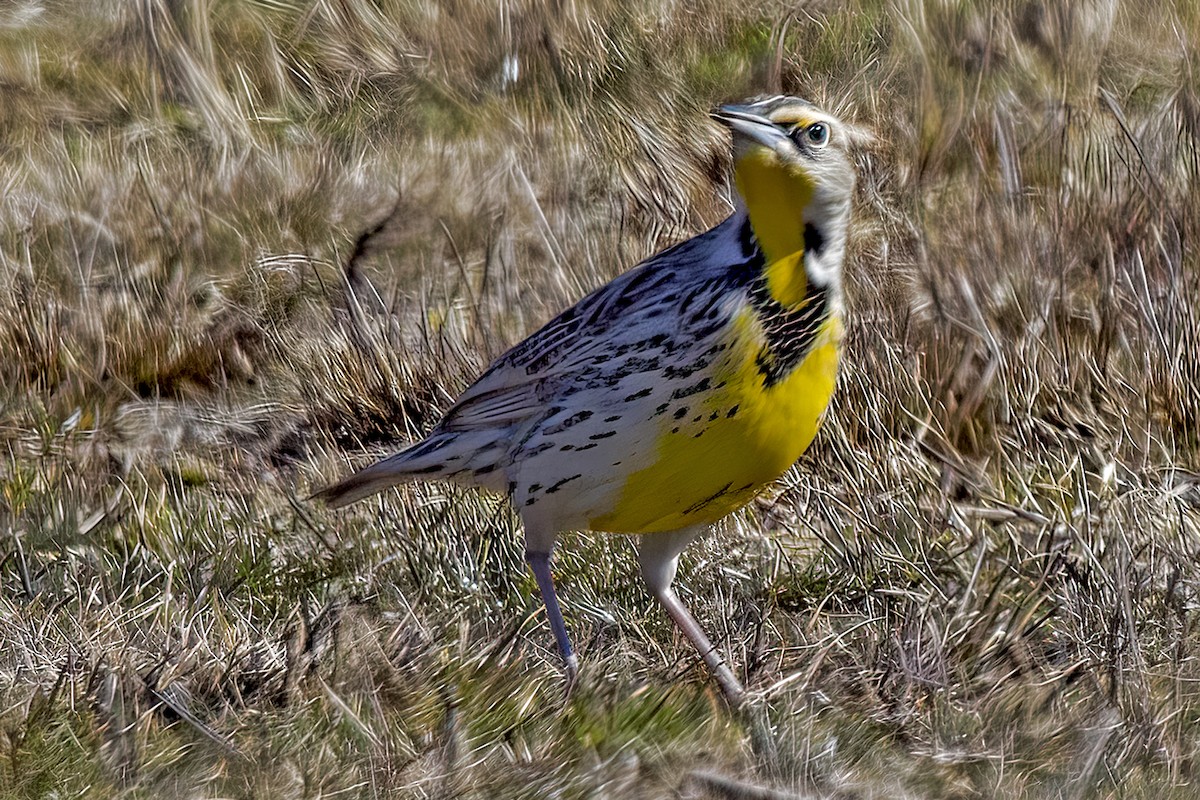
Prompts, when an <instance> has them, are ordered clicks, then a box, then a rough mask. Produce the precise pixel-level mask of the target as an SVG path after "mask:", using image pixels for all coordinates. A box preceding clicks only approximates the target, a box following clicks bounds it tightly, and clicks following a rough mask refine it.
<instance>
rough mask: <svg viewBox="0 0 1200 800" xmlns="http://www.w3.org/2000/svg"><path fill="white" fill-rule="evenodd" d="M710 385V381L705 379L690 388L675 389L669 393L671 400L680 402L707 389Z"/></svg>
mask: <svg viewBox="0 0 1200 800" xmlns="http://www.w3.org/2000/svg"><path fill="white" fill-rule="evenodd" d="M711 383H712V381H711V380H710V379H708V378H705V379H704V380H702V381H699V382H698V383H693V384H692V385H691V386H685V387H683V388H682V389H676V390H675V391H673V392H671V399H672V400H682V399H683V398H685V397H691V396H692V395H694V394H698V393H700V392H703V391H705V390H706V389H708V387H709V385H710V384H711Z"/></svg>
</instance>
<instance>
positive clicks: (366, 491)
mask: <svg viewBox="0 0 1200 800" xmlns="http://www.w3.org/2000/svg"><path fill="white" fill-rule="evenodd" d="M469 438H470V437H465V436H462V435H457V436H455V437H453V438H452V439H450V440H446V439H443V438H441V437H436V436H435V437H431V438H429V439H426V440H425V441H423V442H420V443H418V444H415V445H413V446H412V447H410V448H408V449H407V450H401V451H400V452H399V453H396V454H395V455H393V456H388V457H387V458H385V459H383V460H382V461H378V462H376V463H374V464H372V465H371V466H369V467H366V468H365V469H361V470H359V471H358V472H356V473H354V474H353V475H351V476H350V477H348V478H345V479H343V480H341V481H338V482H337V483H335V484H333V485H332V486H327V487H325V488H324V489H321V490H320V491H319V492H317V493H315V494H314V495H313V496H312V497H311V498H310V499H312V500H321V501H323V502H324V503H325V504H326V505H327V506H329V507H330V508H341V507H342V506H347V505H350V504H351V503H354V502H357V501H359V500H362V499H363V498H364V497H370V496H371V495H373V494H376V493H377V492H381V491H383V490H384V489H388V488H390V487H392V486H399V485H400V484H402V483H409V482H411V481H416V480H428V479H431V478H433V479H437V478H451V479H454V478H456V477H459V476H462V475H464V474H469V473H472V472H475V471H476V470H479V471H481V472H482V471H484V470H490V469H493V468H494V467H489V466H487V465H488V463H493V464H494V460H495V458H496V456H497V455H498V454H499V451H498V449H497V447H496V444H497V443H496V442H495V440H494V438H493V437H486V439H485V440H484V441H480V442H470V441H467V439H469ZM478 482H480V483H483V481H478Z"/></svg>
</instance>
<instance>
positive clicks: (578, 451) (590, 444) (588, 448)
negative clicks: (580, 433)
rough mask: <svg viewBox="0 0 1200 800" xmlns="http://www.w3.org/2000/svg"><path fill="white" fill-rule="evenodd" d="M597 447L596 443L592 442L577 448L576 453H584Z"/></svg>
mask: <svg viewBox="0 0 1200 800" xmlns="http://www.w3.org/2000/svg"><path fill="white" fill-rule="evenodd" d="M596 446H597V445H596V443H595V442H590V443H588V444H585V445H583V446H582V447H576V448H575V452H576V453H582V452H583V451H584V450H591V449H592V448H593V447H596Z"/></svg>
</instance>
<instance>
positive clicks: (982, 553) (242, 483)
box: [0, 0, 1200, 800]
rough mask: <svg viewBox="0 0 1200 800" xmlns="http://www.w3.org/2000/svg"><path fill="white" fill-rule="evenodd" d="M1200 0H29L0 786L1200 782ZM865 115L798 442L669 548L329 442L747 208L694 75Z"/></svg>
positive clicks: (2, 295) (400, 412)
mask: <svg viewBox="0 0 1200 800" xmlns="http://www.w3.org/2000/svg"><path fill="white" fill-rule="evenodd" d="M1198 43H1200V11H1198V10H1197V8H1196V7H1194V6H1193V5H1192V4H1190V3H1185V2H1178V3H1170V2H1161V1H1160V0H1148V1H1147V2H1143V3H1138V4H1134V3H1127V2H1125V3H1122V2H1118V1H1117V0H1087V1H1086V2H1082V3H1074V2H1068V0H1004V2H998V3H976V2H970V1H969V0H959V1H958V2H935V1H934V0H928V1H927V2H922V1H921V0H886V1H885V0H846V2H821V0H817V1H816V2H811V3H807V4H797V5H795V6H791V5H788V4H779V3H774V2H765V1H761V0H750V1H749V2H743V3H736V4H731V3H725V2H717V0H702V1H701V2H700V3H692V4H684V3H669V2H657V0H656V1H655V2H650V3H645V4H631V7H626V6H625V5H624V4H620V3H615V2H606V0H597V2H593V3H577V2H569V3H561V2H539V1H538V0H531V2H506V3H502V4H499V5H498V6H497V5H496V4H491V3H484V2H479V3H475V2H469V0H463V1H462V2H452V3H445V4H440V3H433V2H421V1H418V2H391V1H390V0H382V1H381V2H368V0H343V2H338V3H333V2H319V1H314V2H308V3H303V4H297V5H295V6H293V5H291V4H284V3H270V2H251V0H146V2H141V3H120V2H116V0H109V1H108V2H102V3H92V4H72V3H62V2H52V1H51V0H42V1H41V2H13V3H8V4H6V5H5V6H4V7H3V8H0V356H2V358H0V795H3V796H12V797H58V798H62V797H89V798H101V797H130V798H135V797H147V798H152V797H153V798H157V797H164V796H179V797H256V798H257V797H266V798H274V797H278V798H293V797H434V796H436V797H451V796H464V797H514V798H515V797H529V798H533V797H538V798H540V797H621V798H626V797H686V798H698V797H745V798H767V797H803V798H809V797H837V798H860V797H861V798H892V797H897V798H900V797H903V798H909V797H913V798H991V797H1001V798H1003V797H1014V798H1015V797H1064V798H1085V797H1098V798H1143V797H1153V798H1155V800H1164V799H1165V798H1186V797H1194V796H1195V795H1196V794H1197V792H1198V791H1200V789H1198V788H1197V781H1198V779H1200V776H1198V775H1197V771H1198V769H1200V765H1198V763H1197V759H1198V758H1200V560H1198V558H1197V556H1198V551H1200V472H1198V471H1197V470H1198V469H1200V317H1198V314H1197V307H1198V305H1200V261H1198V259H1197V256H1196V254H1195V250H1194V247H1193V245H1192V242H1193V241H1194V239H1195V237H1196V235H1197V233H1198V232H1200V202H1198V199H1200V183H1198V181H1200V149H1198V139H1197V137H1200V82H1198V79H1197V72H1196V69H1197V63H1196V58H1197V56H1196V52H1197V44H1198ZM776 92H786V93H791V94H799V95H802V96H805V97H808V98H810V99H812V100H814V101H816V102H818V103H819V104H821V105H823V106H825V107H827V108H830V109H831V110H833V111H835V112H836V113H838V114H840V115H841V116H843V117H844V118H846V119H849V120H853V121H854V122H855V123H856V124H857V125H858V126H859V127H860V132H861V139H862V142H861V145H860V147H859V151H858V153H857V162H856V163H857V169H858V173H859V189H858V193H857V198H856V206H855V226H854V232H853V239H852V246H851V252H850V254H849V256H848V259H847V263H846V282H847V290H848V298H847V304H848V349H847V353H846V359H845V366H844V369H843V371H842V374H841V376H840V382H839V387H838V392H837V396H836V399H835V402H834V407H833V408H832V409H831V412H830V416H829V419H828V421H827V424H826V425H825V427H824V429H823V431H822V433H821V434H820V436H819V437H818V440H817V442H816V443H815V444H814V446H813V448H812V449H811V450H810V452H809V453H808V454H807V455H806V456H805V457H804V458H803V459H802V461H801V462H800V463H799V464H798V465H797V467H796V468H795V469H794V470H793V471H792V472H791V473H789V474H788V475H787V476H786V478H785V479H784V480H782V481H781V482H780V484H779V485H778V486H777V487H775V488H774V489H773V490H772V491H771V492H770V493H768V494H767V495H765V496H763V497H762V498H760V499H759V500H758V501H756V502H755V503H754V504H753V506H752V507H751V508H749V509H747V510H746V511H745V512H742V513H740V514H738V515H737V516H735V518H734V519H732V520H731V521H729V523H728V524H727V525H725V526H724V527H723V528H722V530H720V531H717V532H716V533H715V534H714V535H713V536H711V537H709V538H708V539H706V540H705V541H704V542H703V543H701V544H698V545H697V546H695V547H693V548H692V549H691V550H690V551H689V552H688V553H687V555H686V556H685V558H684V563H683V566H682V569H681V571H680V583H679V585H680V588H681V592H682V593H683V595H684V596H685V598H686V600H687V601H688V602H689V603H690V604H691V605H692V607H693V608H694V609H695V611H696V612H697V616H698V617H699V618H700V619H701V620H702V621H703V622H704V624H705V625H706V626H707V628H708V629H709V630H710V632H711V633H712V634H713V635H714V637H715V638H716V639H717V640H718V642H719V644H720V646H721V647H722V648H723V649H724V651H725V652H726V653H728V654H729V656H730V658H731V661H732V663H733V665H734V667H735V671H736V672H737V673H738V674H739V675H740V676H741V677H742V678H743V679H744V680H745V681H746V683H747V684H748V685H749V686H750V687H751V688H752V689H753V690H754V691H755V693H756V702H755V703H754V704H752V707H751V708H750V709H749V710H747V711H740V712H739V711H734V710H731V709H730V708H729V707H728V706H727V705H726V704H725V703H724V701H723V700H722V699H721V697H720V696H719V693H718V692H717V691H716V687H715V686H714V684H713V682H712V681H711V679H710V678H709V676H708V675H707V674H706V672H705V670H704V666H703V664H702V663H701V662H700V661H699V659H698V658H697V656H696V654H695V653H694V652H693V651H692V650H691V649H690V647H689V645H688V643H687V642H686V641H685V640H683V639H682V637H681V636H679V635H678V634H677V633H676V632H675V630H674V629H673V628H672V626H671V625H670V622H669V621H668V620H667V619H666V616H665V614H663V613H662V612H661V610H660V609H659V608H657V606H655V604H654V603H653V601H652V600H651V599H650V598H649V597H648V595H647V593H646V592H645V590H644V588H643V587H642V585H641V583H640V579H639V578H638V576H637V570H636V563H635V559H634V557H633V553H632V550H631V548H630V546H629V544H628V542H627V541H625V540H624V539H622V538H620V537H605V536H601V535H594V534H578V535H570V536H567V537H566V538H565V540H564V542H563V547H562V549H561V552H560V553H559V558H558V562H557V573H558V575H559V581H560V588H561V594H562V597H563V600H564V603H565V613H566V616H567V620H568V623H569V624H570V625H571V627H572V629H573V630H574V631H575V633H576V637H577V639H578V642H579V644H580V650H581V658H582V662H583V667H582V673H581V676H580V681H579V684H578V686H577V687H576V688H575V690H574V692H573V693H572V694H571V695H570V696H569V697H564V686H563V680H562V675H561V671H560V668H559V664H558V660H557V656H556V653H555V652H554V649H553V643H552V639H551V637H550V635H549V631H548V629H547V626H546V624H545V620H544V616H543V614H542V611H541V609H540V605H539V603H538V601H537V597H536V589H535V586H534V583H533V580H532V577H531V576H530V575H529V574H528V572H527V570H526V569H525V567H524V564H523V561H522V548H521V541H520V531H519V526H518V524H517V521H516V520H515V518H514V515H513V513H512V512H511V510H510V509H508V508H507V507H506V505H505V503H504V501H503V499H502V498H500V497H496V496H489V495H486V494H480V493H474V492H469V491H463V490H458V489H454V488H452V487H447V486H442V485H418V486H412V487H408V488H406V489H404V490H403V491H393V492H389V493H387V494H385V495H382V496H380V497H378V498H375V499H372V500H370V501H367V502H364V503H362V504H359V505H357V506H354V507H353V508H352V509H350V510H348V511H344V512H330V511H328V510H325V509H323V508H321V507H320V506H318V505H315V504H312V503H309V502H307V501H306V499H305V498H306V497H307V496H308V494H309V493H310V491H312V490H313V489H314V488H316V487H318V486H320V485H322V484H324V483H326V482H328V481H329V480H332V479H333V478H334V477H336V476H339V475H342V474H344V473H345V472H346V471H347V470H348V469H349V468H350V467H351V466H352V465H360V464H363V463H365V462H366V461H367V460H369V459H370V458H371V457H372V456H373V455H377V454H379V453H382V452H387V451H388V450H390V449H394V448H396V447H399V446H400V445H401V444H402V443H404V442H407V441H411V440H412V438H413V437H415V436H418V435H419V434H420V433H421V432H422V431H424V430H427V429H428V427H429V426H431V425H432V424H433V422H434V421H436V418H437V415H438V413H439V411H441V410H444V409H445V408H446V407H447V406H448V405H449V403H450V402H451V401H452V399H453V397H454V396H455V394H456V393H457V392H458V391H460V390H461V389H463V388H464V387H465V386H466V385H467V384H468V383H469V382H470V381H471V380H472V379H473V378H474V377H475V376H476V375H477V374H478V373H479V371H480V370H481V369H482V368H483V367H484V366H485V365H486V364H487V362H488V361H489V359H491V358H493V357H495V356H496V355H498V354H499V353H501V352H503V350H504V349H505V348H506V347H507V346H509V345H510V344H512V343H513V342H515V341H517V340H519V339H520V337H521V336H523V335H524V334H526V333H528V332H530V331H532V330H533V329H535V328H536V327H537V326H538V325H540V324H541V323H542V322H544V321H545V320H546V319H548V318H549V317H550V316H552V315H553V314H554V313H555V312H557V311H558V310H560V309H561V308H563V307H565V306H566V305H567V304H569V303H571V302H573V300H575V299H576V298H578V297H579V296H581V295H582V294H583V293H584V292H585V291H587V290H588V289H590V288H592V287H595V286H598V285H600V284H601V283H603V282H605V281H607V280H609V279H611V278H612V277H613V276H615V275H616V274H618V273H619V272H620V271H622V270H623V269H625V268H627V267H628V266H630V265H632V264H633V263H635V262H637V261H638V260H640V259H641V258H644V257H646V256H648V255H650V254H652V253H654V252H656V251H657V250H659V249H662V248H663V247H665V246H668V245H670V244H672V243H674V242H677V241H680V240H682V239H684V238H686V237H688V236H691V235H694V234H695V233H697V232H699V231H701V230H703V229H705V228H706V227H707V226H709V225H712V224H714V223H716V222H718V221H719V220H720V219H721V218H722V217H723V216H724V215H725V214H726V213H727V212H728V210H729V201H730V191H731V189H730V184H729V152H728V150H729V143H728V134H727V132H726V131H724V130H723V129H722V128H721V127H720V126H718V125H716V124H715V123H713V122H711V121H710V120H709V119H708V117H707V112H708V111H709V109H710V108H712V107H713V106H714V105H716V104H717V103H719V102H723V101H729V100H737V99H742V98H745V97H747V96H750V95H754V94H760V93H776Z"/></svg>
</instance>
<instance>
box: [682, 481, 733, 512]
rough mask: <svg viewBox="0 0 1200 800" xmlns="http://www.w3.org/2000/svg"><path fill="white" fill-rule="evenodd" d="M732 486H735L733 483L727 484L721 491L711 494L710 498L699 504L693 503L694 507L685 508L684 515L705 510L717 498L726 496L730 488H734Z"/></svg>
mask: <svg viewBox="0 0 1200 800" xmlns="http://www.w3.org/2000/svg"><path fill="white" fill-rule="evenodd" d="M732 485H733V483H732V482H730V483H727V484H725V485H724V486H722V487H721V488H720V489H717V491H715V492H713V493H712V494H710V495H709V496H708V497H706V498H704V499H703V500H701V501H700V502H698V503H693V504H692V505H690V506H688V507H687V508H685V509H684V510H683V513H684V514H692V513H694V512H696V511H699V510H700V509H702V508H704V507H705V506H706V505H708V504H709V503H711V502H713V501H714V500H716V499H717V498H719V497H721V496H723V495H725V494H726V493H727V492H728V491H729V487H730V486H732Z"/></svg>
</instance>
